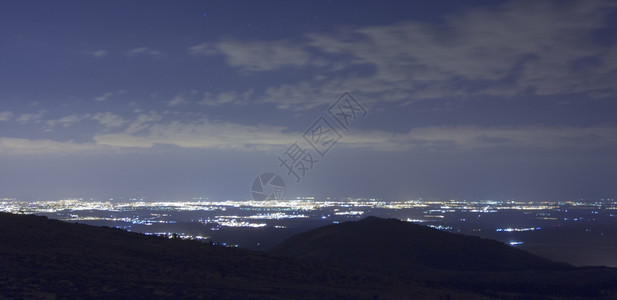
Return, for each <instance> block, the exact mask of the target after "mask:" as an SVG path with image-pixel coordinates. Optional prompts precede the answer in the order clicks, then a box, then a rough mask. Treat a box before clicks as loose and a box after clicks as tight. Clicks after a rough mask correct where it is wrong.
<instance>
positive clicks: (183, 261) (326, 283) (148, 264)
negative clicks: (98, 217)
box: [0, 213, 617, 299]
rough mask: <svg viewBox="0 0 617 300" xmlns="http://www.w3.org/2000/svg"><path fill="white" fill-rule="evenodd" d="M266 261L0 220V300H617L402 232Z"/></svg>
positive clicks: (281, 251) (336, 241)
mask: <svg viewBox="0 0 617 300" xmlns="http://www.w3.org/2000/svg"><path fill="white" fill-rule="evenodd" d="M393 241H394V243H395V244H392V245H390V244H389V243H391V242H393ZM414 241H416V242H415V243H416V244H417V245H416V246H413V245H412V244H413V243H414ZM418 241H420V242H421V243H418ZM412 246H413V247H412ZM414 247H415V248H414ZM475 247H478V248H475ZM483 248H485V249H483ZM290 252H293V253H290ZM272 253H273V254H269V253H263V252H257V251H250V250H245V249H240V248H225V247H219V246H212V245H210V244H207V243H202V242H198V241H186V240H180V239H169V238H162V237H154V236H146V235H142V234H137V233H131V232H126V231H123V230H119V229H113V228H108V227H96V226H90V225H84V224H76V223H68V222H62V221H58V220H50V219H48V218H46V217H40V216H34V215H14V214H7V213H0V299H32V298H34V299H110V298H113V299H116V298H137V299H170V298H173V299H492V298H501V299H530V298H535V299H555V298H574V299H582V298H590V297H594V298H602V297H604V298H607V299H614V298H615V297H617V290H616V287H617V270H615V269H611V268H573V267H570V266H567V265H564V264H559V263H554V262H550V261H547V260H544V259H542V258H539V257H536V256H533V255H530V254H527V253H525V252H522V251H519V250H517V249H514V248H510V247H508V246H505V245H503V244H500V243H498V242H494V241H488V240H482V239H477V238H470V237H466V236H461V235H455V234H449V233H445V232H439V231H435V230H432V229H429V228H424V227H421V226H417V225H414V224H410V223H404V222H400V221H397V220H384V219H377V218H368V219H364V220H362V221H359V222H348V223H342V224H338V225H334V226H326V227H323V228H320V229H316V230H313V231H310V232H307V233H304V234H300V235H298V236H295V237H292V238H290V239H288V240H287V241H286V242H284V243H282V244H281V245H280V246H278V247H275V248H274V249H273V250H272ZM285 254H286V255H287V256H288V257H284V256H283V255H285ZM405 255H408V257H407V258H406V257H405ZM478 255H480V256H483V257H478ZM333 257H334V258H336V259H335V260H333V259H332V258H333ZM448 257H450V258H448ZM500 260H503V261H500ZM524 260H528V261H527V262H525V261H524ZM455 262H456V263H455ZM359 266H360V267H359ZM409 266H413V268H414V269H413V270H414V272H412V273H413V274H414V276H408V274H409V272H407V271H406V272H402V271H401V270H403V269H404V268H408V267H409ZM403 267H404V268H403Z"/></svg>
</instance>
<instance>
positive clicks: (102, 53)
mask: <svg viewBox="0 0 617 300" xmlns="http://www.w3.org/2000/svg"><path fill="white" fill-rule="evenodd" d="M86 54H88V55H90V56H93V57H96V58H101V57H105V56H107V55H109V52H108V51H107V50H104V49H101V50H95V51H88V52H86Z"/></svg>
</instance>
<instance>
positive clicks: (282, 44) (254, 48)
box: [189, 40, 319, 71]
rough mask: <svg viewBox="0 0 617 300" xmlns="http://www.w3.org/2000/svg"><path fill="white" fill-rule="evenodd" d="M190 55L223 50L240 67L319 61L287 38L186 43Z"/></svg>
mask: <svg viewBox="0 0 617 300" xmlns="http://www.w3.org/2000/svg"><path fill="white" fill-rule="evenodd" d="M189 53H191V54H194V55H214V54H217V53H221V54H224V55H225V56H226V58H227V63H229V64H230V65H231V66H233V67H237V68H239V69H241V70H243V71H270V70H277V69H281V68H283V67H301V66H306V65H309V64H312V63H319V61H317V60H314V59H313V55H311V53H310V52H309V51H307V49H304V48H303V47H302V46H300V45H296V44H294V42H293V41H290V40H277V41H249V42H245V41H238V40H224V41H221V42H219V43H215V44H212V43H202V44H199V45H195V46H192V47H189Z"/></svg>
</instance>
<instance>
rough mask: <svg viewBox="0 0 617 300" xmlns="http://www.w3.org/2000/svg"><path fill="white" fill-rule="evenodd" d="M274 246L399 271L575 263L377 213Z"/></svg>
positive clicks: (311, 256) (297, 253)
mask: <svg viewBox="0 0 617 300" xmlns="http://www.w3.org/2000/svg"><path fill="white" fill-rule="evenodd" d="M270 252H271V253H273V254H276V255H283V256H292V257H300V258H306V259H310V260H314V261H321V262H324V263H328V264H332V265H337V266H342V267H346V268H360V269H364V270H369V271H378V272H385V273H394V274H397V275H405V274H413V273H417V272H418V271H422V270H426V269H438V270H451V271H520V270H563V269H566V268H571V267H570V266H568V265H566V264H562V263H556V262H552V261H549V260H547V259H544V258H542V257H539V256H536V255H533V254H530V253H528V252H525V251H522V250H519V249H516V248H513V247H510V246H507V245H505V244H503V243H501V242H497V241H494V240H488V239H482V238H478V237H473V236H466V235H461V234H453V233H449V232H444V231H439V230H436V229H433V228H429V227H425V226H420V225H416V224H413V223H409V222H403V221H399V220H396V219H380V218H376V217H368V218H365V219H363V220H361V221H357V222H344V223H341V224H336V225H330V226H325V227H321V228H318V229H315V230H311V231H309V232H306V233H301V234H298V235H296V236H293V237H291V238H289V239H287V240H286V241H284V242H282V243H281V244H279V245H277V246H276V247H274V248H273V249H272V250H271V251H270Z"/></svg>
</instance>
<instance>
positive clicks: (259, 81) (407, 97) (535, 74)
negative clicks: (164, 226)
mask: <svg viewBox="0 0 617 300" xmlns="http://www.w3.org/2000/svg"><path fill="white" fill-rule="evenodd" d="M616 20H617V4H615V2H614V1H582V0H581V1H465V2H463V1H181V2H178V1H54V2H51V1H2V3H1V4H0V37H1V42H0V197H17V198H21V199H26V200H35V199H51V200H53V199H58V198H63V197H96V198H98V199H105V198H109V197H125V198H128V197H148V198H149V199H152V200H163V199H167V200H184V199H187V198H191V197H193V196H204V195H206V196H209V197H210V198H212V199H218V200H224V199H237V200H238V199H239V200H242V199H247V198H249V197H250V193H249V191H250V187H251V182H252V181H253V179H254V178H255V177H256V176H257V175H258V174H260V173H262V172H266V171H270V172H276V173H278V174H280V175H281V176H282V177H283V178H284V180H285V181H286V182H287V185H288V188H289V189H288V196H303V195H316V196H367V197H368V196H370V197H391V198H395V199H408V198H416V197H425V198H430V197H439V198H446V199H447V198H463V199H487V198H490V199H511V198H515V199H521V200H530V201H535V200H572V199H577V198H602V197H615V194H616V193H617V185H616V184H615V183H616V182H617V121H616V118H615V114H616V113H617V103H616V100H617V99H616V98H617V88H616V86H617V21H616ZM345 91H348V92H349V93H351V95H352V96H353V97H355V99H356V100H357V101H358V103H360V104H361V105H363V106H364V107H365V108H366V110H367V114H366V116H365V117H361V118H360V117H358V118H357V119H356V120H354V121H353V122H352V124H351V125H350V127H349V131H347V130H345V129H344V128H341V127H336V126H340V125H339V124H337V123H336V122H335V121H334V119H332V118H331V116H329V115H328V114H327V113H326V110H327V109H328V108H329V107H330V106H331V105H333V104H334V102H335V101H336V100H337V99H339V97H340V96H341V95H342V94H343V93H344V92H345ZM320 116H325V117H327V118H330V119H329V120H330V121H331V122H332V123H333V124H332V125H333V126H335V128H334V129H336V130H338V131H339V132H340V134H341V135H342V139H340V140H339V141H338V142H337V143H336V144H335V145H334V146H333V147H332V148H331V150H330V151H328V152H327V153H326V155H324V156H323V157H321V156H319V154H318V153H317V152H313V153H312V154H313V155H314V156H315V158H319V162H317V163H315V164H314V165H313V167H312V169H310V170H308V172H306V173H305V174H304V176H302V178H301V180H300V181H299V182H296V178H294V177H293V176H290V175H288V174H287V170H286V169H284V168H281V167H279V165H280V162H279V160H278V158H279V157H283V156H284V153H285V151H286V150H288V149H289V148H290V147H291V146H292V145H294V143H296V142H297V145H299V146H300V147H301V148H302V150H305V151H308V152H309V153H310V152H311V151H314V149H313V148H311V146H310V144H308V142H307V141H306V140H304V139H303V134H304V133H305V131H306V130H307V129H309V127H310V126H311V125H312V124H313V123H314V122H315V121H316V120H317V119H318V118H319V117H320Z"/></svg>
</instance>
